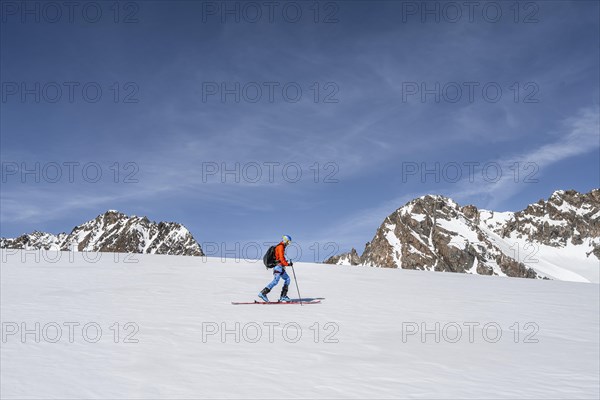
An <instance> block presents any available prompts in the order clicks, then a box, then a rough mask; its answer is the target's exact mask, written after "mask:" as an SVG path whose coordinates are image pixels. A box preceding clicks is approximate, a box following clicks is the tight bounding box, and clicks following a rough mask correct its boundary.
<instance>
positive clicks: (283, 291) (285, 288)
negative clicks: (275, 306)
mask: <svg viewBox="0 0 600 400" xmlns="http://www.w3.org/2000/svg"><path fill="white" fill-rule="evenodd" d="M287 292H288V285H284V286H283V289H281V297H280V298H279V301H283V302H288V301H292V299H290V298H289V297H288V296H287Z"/></svg>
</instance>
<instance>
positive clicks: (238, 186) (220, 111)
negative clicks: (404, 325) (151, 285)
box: [0, 1, 600, 260]
mask: <svg viewBox="0 0 600 400" xmlns="http://www.w3.org/2000/svg"><path fill="white" fill-rule="evenodd" d="M450 3H451V4H450ZM450 3H449V2H401V1H398V2H392V1H345V2H319V3H316V4H317V6H315V3H314V2H312V1H297V2H279V3H278V4H279V5H276V6H273V8H269V7H268V6H266V5H264V4H265V3H262V2H258V3H252V2H251V3H250V5H248V3H247V2H227V3H224V2H192V1H140V2H121V3H119V7H118V10H117V9H115V8H114V2H112V1H110V2H109V1H106V2H104V1H100V2H96V3H89V2H80V3H79V6H78V7H77V8H75V9H73V10H69V9H67V8H66V6H64V5H63V6H61V5H60V4H61V3H54V4H55V6H53V7H54V8H52V7H49V6H46V5H45V4H46V3H44V2H27V7H28V9H27V10H23V9H22V3H21V2H4V1H3V2H2V9H1V12H2V14H1V18H2V24H1V38H0V44H1V60H0V66H1V81H2V99H1V103H0V106H1V115H0V129H1V141H0V147H1V150H0V152H1V158H2V173H3V175H2V183H1V184H2V190H1V198H0V205H1V210H0V216H1V222H2V224H1V225H2V226H1V232H0V234H1V236H4V237H14V236H17V235H19V234H22V233H25V232H30V231H32V230H34V229H37V230H42V231H49V232H55V233H58V232H62V231H67V232H68V231H70V230H71V229H72V227H73V226H75V225H77V224H79V223H81V222H84V221H86V220H88V219H91V218H93V217H95V216H96V215H98V214H100V213H102V212H104V211H106V210H108V209H118V210H120V211H122V212H125V213H127V214H136V215H147V216H148V217H149V218H150V219H153V220H157V221H159V220H168V221H177V222H180V223H183V224H184V225H186V226H187V227H188V229H190V231H191V232H192V233H193V234H194V236H195V237H196V238H197V240H198V241H199V242H201V243H202V242H216V243H225V246H226V248H227V249H235V243H236V242H239V243H241V246H244V244H245V243H248V242H253V241H256V242H259V243H262V242H264V241H274V240H277V239H278V238H279V237H280V235H281V234H290V235H292V236H293V237H294V239H295V241H296V242H297V243H300V244H301V246H302V248H303V255H302V258H303V259H305V260H310V259H317V260H318V259H322V258H324V256H327V255H330V253H331V251H332V249H333V248H335V247H331V246H330V245H328V244H327V243H328V242H333V243H335V246H337V247H339V249H340V250H347V249H349V248H350V247H352V246H354V247H356V248H357V250H358V251H359V252H361V251H362V250H363V248H364V244H365V242H367V241H369V240H370V239H371V238H372V236H373V235H374V233H375V230H376V229H377V227H378V226H379V224H380V223H381V222H382V221H383V218H385V216H386V215H388V214H390V213H391V212H393V211H394V210H395V209H396V208H398V207H400V206H402V205H403V204H404V203H405V202H407V201H409V200H411V199H413V198H414V197H418V196H421V195H424V194H427V193H435V194H443V195H447V196H450V197H452V198H454V199H455V200H456V201H458V202H459V203H460V204H475V205H476V206H478V207H481V208H489V209H495V210H499V211H506V210H519V209H522V208H524V207H525V206H526V205H527V204H529V203H531V202H535V201H537V200H539V199H541V198H547V197H548V196H549V195H550V194H551V193H552V192H553V191H554V190H556V189H576V190H579V191H584V192H587V191H589V190H591V189H593V188H597V187H599V186H600V172H599V170H600V154H599V152H600V132H599V124H598V116H599V107H600V106H599V87H600V83H599V76H600V55H599V48H600V43H599V41H600V40H599V37H600V28H599V21H600V11H599V3H598V2H597V1H571V2H570V1H543V2H542V1H539V2H522V3H519V4H518V7H515V3H514V2H512V1H511V2H504V1H499V2H480V5H479V6H476V7H475V6H473V7H474V8H473V9H471V10H470V9H469V8H467V7H466V6H464V5H462V4H463V2H450ZM56 4H58V6H56ZM57 7H58V8H57ZM84 9H85V12H84ZM224 9H226V10H229V11H228V12H224V11H223V10H224ZM284 9H285V12H284ZM98 11H100V12H101V14H98ZM117 11H118V13H117ZM298 11H299V12H300V13H301V14H298ZM257 12H260V13H261V14H260V18H259V14H257ZM36 18H38V19H39V22H37V21H36ZM236 18H237V20H236ZM255 20H256V21H255ZM94 21H95V22H94ZM115 21H116V22H115ZM315 21H317V22H315ZM36 85H37V86H36ZM236 85H237V86H236ZM83 88H85V91H84V90H83ZM98 89H99V91H98ZM259 90H260V92H259ZM98 94H101V96H98ZM36 96H37V97H38V98H36ZM37 166H39V167H37ZM84 167H85V168H86V169H85V173H84ZM36 168H38V171H39V174H38V173H36V172H35V171H36ZM236 168H238V173H237V176H236V173H229V174H227V173H226V174H224V175H222V172H224V171H225V170H229V171H236ZM436 168H437V171H438V173H439V176H436ZM26 169H28V170H33V171H34V172H33V173H31V174H27V173H26V171H25V170H26ZM424 170H431V171H433V172H431V173H427V174H425V175H422V172H424ZM97 171H101V173H102V175H101V176H97ZM316 171H318V175H317V173H316ZM58 172H60V174H61V175H60V176H58V175H57V173H58ZM117 172H118V173H117ZM225 172H226V171H225ZM299 172H301V174H302V175H301V176H299V175H298V173H299ZM459 172H460V175H459ZM498 172H501V176H499V175H498ZM69 173H72V177H71V178H72V179H69V178H70V177H69ZM257 173H260V174H261V175H260V176H259V175H257ZM270 173H272V174H273V175H272V176H270ZM36 174H38V175H39V177H38V176H36ZM71 181H72V182H71ZM315 242H317V243H319V244H318V245H317V247H319V249H320V252H319V254H318V255H317V254H316V251H315V247H313V248H312V249H310V250H309V247H310V246H312V244H313V243H315ZM223 249H224V248H223Z"/></svg>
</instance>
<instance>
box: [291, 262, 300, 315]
mask: <svg viewBox="0 0 600 400" xmlns="http://www.w3.org/2000/svg"><path fill="white" fill-rule="evenodd" d="M290 266H291V267H292V273H293V274H294V282H296V290H297V291H298V297H299V298H300V305H301V306H302V305H303V304H302V296H301V295H300V289H298V279H296V271H294V263H292V265H290Z"/></svg>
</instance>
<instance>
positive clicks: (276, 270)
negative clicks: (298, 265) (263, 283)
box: [267, 264, 290, 290]
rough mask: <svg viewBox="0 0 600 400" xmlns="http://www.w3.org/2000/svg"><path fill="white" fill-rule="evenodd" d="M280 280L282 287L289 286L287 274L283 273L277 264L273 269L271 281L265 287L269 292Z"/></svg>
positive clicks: (283, 270) (280, 266) (281, 267)
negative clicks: (281, 280)
mask: <svg viewBox="0 0 600 400" xmlns="http://www.w3.org/2000/svg"><path fill="white" fill-rule="evenodd" d="M281 278H283V284H284V285H289V284H290V276H289V275H288V274H287V272H285V269H283V266H282V265H281V264H279V265H278V266H276V267H274V268H273V280H272V281H271V282H270V283H269V284H268V285H267V287H268V288H269V290H271V289H273V287H274V286H275V285H277V284H278V283H279V279H281Z"/></svg>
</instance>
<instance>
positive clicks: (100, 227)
mask: <svg viewBox="0 0 600 400" xmlns="http://www.w3.org/2000/svg"><path fill="white" fill-rule="evenodd" d="M0 247H2V248H17V249H56V250H71V251H99V252H116V253H151V254H172V255H194V256H201V255H204V253H203V252H202V249H201V248H200V245H199V244H198V243H197V242H196V240H195V239H194V237H193V236H192V234H191V233H190V232H189V231H188V230H187V229H186V228H185V227H184V226H183V225H181V224H178V223H175V222H158V223H157V222H154V221H150V220H149V219H148V218H147V217H138V216H135V215H132V216H127V215H126V214H123V213H121V212H119V211H117V210H108V211H107V212H105V213H104V214H100V215H98V216H97V217H96V218H94V219H92V220H90V221H87V222H85V223H83V224H81V225H78V226H76V227H74V228H73V230H72V231H71V233H70V234H68V235H67V234H66V233H61V234H59V235H53V234H50V233H44V232H38V231H34V232H32V233H30V234H25V235H22V236H19V237H18V238H15V239H7V238H2V239H0Z"/></svg>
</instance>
